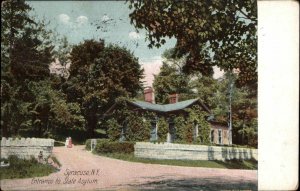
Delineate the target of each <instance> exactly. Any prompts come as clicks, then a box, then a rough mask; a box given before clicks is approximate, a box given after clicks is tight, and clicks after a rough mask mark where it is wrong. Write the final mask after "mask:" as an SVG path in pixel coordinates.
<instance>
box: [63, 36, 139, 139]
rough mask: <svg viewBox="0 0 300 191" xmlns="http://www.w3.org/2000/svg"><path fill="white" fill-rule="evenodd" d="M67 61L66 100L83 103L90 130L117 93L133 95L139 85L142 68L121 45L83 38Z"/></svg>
mask: <svg viewBox="0 0 300 191" xmlns="http://www.w3.org/2000/svg"><path fill="white" fill-rule="evenodd" d="M70 61H71V66H70V77H69V79H68V81H67V83H66V84H65V86H64V87H65V91H66V92H67V94H68V100H69V101H72V102H77V103H80V105H81V106H82V111H83V113H84V116H85V119H86V121H87V125H86V126H87V130H88V131H89V132H90V134H92V133H93V131H94V130H95V128H96V127H97V125H98V122H99V119H100V117H101V116H102V114H103V113H104V112H105V111H106V110H107V109H108V108H109V107H110V106H111V105H112V104H113V103H114V102H115V99H116V98H117V97H120V96H125V97H134V96H136V94H137V92H138V90H140V89H141V82H140V80H141V78H142V75H143V70H142V69H141V68H140V65H139V64H138V60H137V58H135V57H134V56H133V55H132V53H130V52H129V51H128V50H126V49H124V48H120V47H118V46H115V45H108V46H105V44H104V41H103V40H100V41H94V40H86V41H84V42H83V43H81V44H79V45H76V46H74V47H73V49H72V51H71V54H70Z"/></svg>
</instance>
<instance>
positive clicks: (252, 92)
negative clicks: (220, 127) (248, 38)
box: [154, 50, 257, 147]
mask: <svg viewBox="0 0 300 191" xmlns="http://www.w3.org/2000/svg"><path fill="white" fill-rule="evenodd" d="M171 51H172V50H171ZM167 53H168V52H167ZM175 62H176V61H175ZM165 65H166V64H165ZM169 68H173V70H168V73H167V75H166V73H163V72H164V71H166V69H169ZM178 72H179V69H178V66H177V65H176V64H175V63H174V62H173V63H172V62H171V63H169V65H166V66H163V67H162V70H161V72H160V73H159V74H158V75H157V76H155V80H154V88H155V90H156V92H159V94H162V95H164V97H163V96H160V97H159V96H158V97H157V98H158V101H161V102H162V103H163V102H164V101H163V100H164V99H165V100H166V99H167V96H168V94H169V92H170V91H166V90H168V89H170V87H172V88H174V87H176V86H175V85H174V83H173V81H176V78H177V77H178V75H177V74H178ZM165 76H167V77H165ZM186 79H188V82H187V83H186V84H185V89H186V90H184V91H183V90H182V89H179V88H174V89H175V90H177V93H178V94H179V97H180V99H181V100H186V99H192V98H198V99H199V100H200V101H201V102H202V103H204V104H205V105H206V106H208V108H209V109H210V110H211V114H213V115H214V120H215V121H217V122H221V123H228V120H229V118H228V115H229V96H230V91H231V97H232V101H231V105H232V119H233V142H234V143H235V144H241V145H244V144H247V145H250V146H254V147H255V146H256V145H257V123H255V121H256V120H257V93H256V89H252V88H249V87H242V88H239V87H237V86H236V80H237V75H236V74H232V73H229V72H227V73H225V74H224V76H222V77H221V78H219V79H217V80H216V79H213V78H212V77H207V76H203V75H201V74H194V75H188V76H187V77H186ZM231 86H232V88H230V87H231ZM197 110H198V109H197ZM197 110H196V111H197ZM199 111H200V110H199ZM202 116H203V118H202V119H203V122H201V123H203V124H201V125H199V135H200V137H199V140H197V142H201V143H202V144H203V143H204V142H206V143H209V140H208V137H209V136H206V135H209V128H208V126H207V124H206V122H204V121H205V117H204V116H205V114H203V115H202ZM175 120H176V119H175ZM200 121H201V120H200ZM187 122H188V119H186V123H185V124H184V125H179V126H180V127H182V129H178V128H177V138H178V139H177V141H181V142H182V141H183V142H184V140H185V138H183V137H184V136H183V134H186V135H188V134H189V133H188V132H189V131H190V130H191V129H189V128H187V129H186V128H185V125H187ZM189 123H192V122H189ZM189 126H192V124H190V125H189ZM202 127H204V128H202ZM184 131H185V133H184ZM203 135H205V137H203ZM187 137H189V136H187ZM190 137H191V133H190ZM190 140H191V138H190Z"/></svg>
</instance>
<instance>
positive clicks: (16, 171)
mask: <svg viewBox="0 0 300 191" xmlns="http://www.w3.org/2000/svg"><path fill="white" fill-rule="evenodd" d="M1 161H5V162H6V163H7V162H9V163H10V166H8V167H1V172H0V175H1V180H2V179H14V178H31V177H40V176H47V175H49V174H51V173H53V172H56V171H57V169H55V168H54V167H53V166H51V165H47V164H41V163H38V161H37V160H36V159H34V158H32V159H30V160H25V159H19V158H17V157H16V156H11V157H9V158H8V160H5V159H1Z"/></svg>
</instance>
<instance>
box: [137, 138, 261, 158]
mask: <svg viewBox="0 0 300 191" xmlns="http://www.w3.org/2000/svg"><path fill="white" fill-rule="evenodd" d="M134 155H135V156H136V157H139V158H151V159H178V160H231V159H252V158H254V159H256V160H257V149H247V148H236V147H221V146H206V145H184V144H172V143H146V142H137V143H136V144H135V145H134Z"/></svg>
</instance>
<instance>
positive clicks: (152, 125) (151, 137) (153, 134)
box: [150, 120, 157, 141]
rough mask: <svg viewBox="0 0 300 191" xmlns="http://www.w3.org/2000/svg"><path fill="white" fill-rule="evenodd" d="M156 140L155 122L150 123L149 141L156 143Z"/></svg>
mask: <svg viewBox="0 0 300 191" xmlns="http://www.w3.org/2000/svg"><path fill="white" fill-rule="evenodd" d="M156 140H157V126H156V121H155V120H153V121H151V136H150V141H156Z"/></svg>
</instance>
